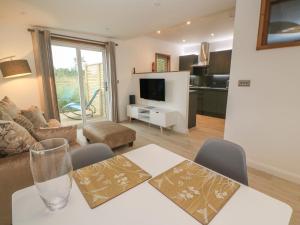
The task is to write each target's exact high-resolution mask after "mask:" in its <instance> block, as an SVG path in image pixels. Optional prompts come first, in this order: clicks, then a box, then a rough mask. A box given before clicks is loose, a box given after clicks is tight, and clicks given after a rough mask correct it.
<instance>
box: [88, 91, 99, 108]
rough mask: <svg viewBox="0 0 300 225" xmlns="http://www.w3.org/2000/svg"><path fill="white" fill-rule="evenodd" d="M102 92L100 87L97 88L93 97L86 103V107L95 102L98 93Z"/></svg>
mask: <svg viewBox="0 0 300 225" xmlns="http://www.w3.org/2000/svg"><path fill="white" fill-rule="evenodd" d="M99 92H100V89H97V90H96V91H95V92H94V94H93V96H92V97H91V99H90V100H89V102H88V103H87V104H86V108H88V107H90V106H91V104H92V103H93V101H94V99H95V98H96V96H97V94H98V93H99Z"/></svg>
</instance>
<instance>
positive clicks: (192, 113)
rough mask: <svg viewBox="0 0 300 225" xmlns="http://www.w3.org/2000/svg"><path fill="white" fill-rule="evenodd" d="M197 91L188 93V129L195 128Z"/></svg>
mask: <svg viewBox="0 0 300 225" xmlns="http://www.w3.org/2000/svg"><path fill="white" fill-rule="evenodd" d="M197 97H198V94H197V91H190V97H189V98H190V100H189V124H188V126H189V128H192V127H195V126H196V116H197V110H198V108H197Z"/></svg>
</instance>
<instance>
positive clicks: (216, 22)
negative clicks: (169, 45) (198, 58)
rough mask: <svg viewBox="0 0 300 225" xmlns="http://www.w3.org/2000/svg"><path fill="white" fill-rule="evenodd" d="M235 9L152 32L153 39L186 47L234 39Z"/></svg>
mask: <svg viewBox="0 0 300 225" xmlns="http://www.w3.org/2000/svg"><path fill="white" fill-rule="evenodd" d="M234 13H235V9H234V8H232V9H229V10H225V11H222V12H218V13H215V14H211V15H208V16H204V17H198V18H192V19H190V20H189V22H190V24H187V23H186V22H187V21H184V22H182V23H180V24H177V25H175V26H173V27H169V28H166V29H162V30H160V33H159V34H158V33H157V32H152V33H151V34H149V35H150V36H151V37H154V38H158V39H161V40H165V41H171V42H177V43H180V44H185V45H197V44H200V43H201V42H203V41H207V42H217V41H225V40H230V39H232V38H233V25H234Z"/></svg>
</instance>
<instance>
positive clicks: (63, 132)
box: [34, 126, 77, 144]
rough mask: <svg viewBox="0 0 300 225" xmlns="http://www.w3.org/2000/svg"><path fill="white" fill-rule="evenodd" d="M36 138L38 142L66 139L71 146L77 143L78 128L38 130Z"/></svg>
mask: <svg viewBox="0 0 300 225" xmlns="http://www.w3.org/2000/svg"><path fill="white" fill-rule="evenodd" d="M34 137H35V138H36V139H37V140H38V141H42V140H45V139H50V138H65V139H67V140H68V142H69V143H70V144H74V143H76V141H77V126H66V127H55V128H36V129H34Z"/></svg>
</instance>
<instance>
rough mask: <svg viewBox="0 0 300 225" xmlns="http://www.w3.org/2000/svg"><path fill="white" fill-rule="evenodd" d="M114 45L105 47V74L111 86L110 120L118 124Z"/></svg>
mask: <svg viewBox="0 0 300 225" xmlns="http://www.w3.org/2000/svg"><path fill="white" fill-rule="evenodd" d="M115 46H116V44H115V43H114V42H112V41H110V42H108V44H107V45H106V56H107V72H108V75H109V78H110V85H111V119H112V121H113V122H119V115H118V114H119V113H118V80H117V71H116V49H115V48H116V47H115Z"/></svg>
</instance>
